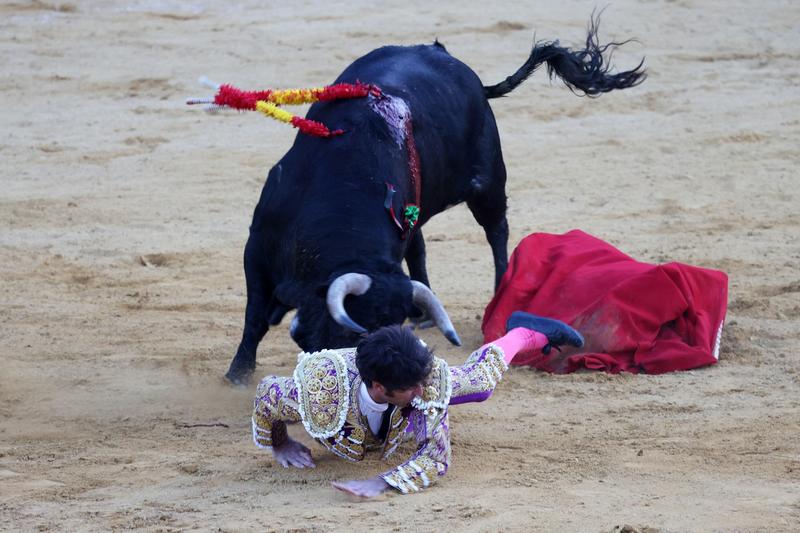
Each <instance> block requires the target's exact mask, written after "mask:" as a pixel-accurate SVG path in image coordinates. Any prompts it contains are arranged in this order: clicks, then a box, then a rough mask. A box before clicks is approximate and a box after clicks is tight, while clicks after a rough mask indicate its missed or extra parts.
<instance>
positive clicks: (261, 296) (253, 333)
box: [225, 236, 276, 385]
mask: <svg viewBox="0 0 800 533" xmlns="http://www.w3.org/2000/svg"><path fill="white" fill-rule="evenodd" d="M256 248H257V246H256V245H255V243H254V239H253V237H252V236H251V237H250V239H248V241H247V245H246V246H245V249H244V275H245V280H246V282H247V307H246V309H245V314H244V330H243V332H242V341H241V342H240V343H239V349H238V350H236V356H235V357H234V358H233V360H232V361H231V365H230V368H229V369H228V373H227V374H225V377H226V378H227V379H228V380H229V381H230V382H231V383H233V384H235V385H245V384H247V383H248V382H249V381H250V378H251V377H252V375H253V371H255V369H256V351H257V349H258V344H259V343H260V342H261V339H263V338H264V335H266V333H267V330H269V324H270V318H271V315H273V314H274V313H275V311H276V309H275V304H276V301H275V299H274V298H273V291H274V288H273V286H272V284H271V283H270V282H269V280H268V278H267V274H266V266H265V264H264V262H263V259H261V258H260V257H258V256H257V254H256V252H255V250H256Z"/></svg>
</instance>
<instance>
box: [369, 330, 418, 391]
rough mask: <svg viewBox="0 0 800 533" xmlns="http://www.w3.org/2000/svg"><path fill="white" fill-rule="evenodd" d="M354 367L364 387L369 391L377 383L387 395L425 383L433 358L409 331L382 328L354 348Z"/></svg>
mask: <svg viewBox="0 0 800 533" xmlns="http://www.w3.org/2000/svg"><path fill="white" fill-rule="evenodd" d="M356 366H357V367H358V372H359V374H361V379H362V380H364V384H365V385H367V386H368V387H371V386H372V382H373V381H377V382H379V383H380V384H381V385H383V386H384V387H385V388H386V390H387V392H391V391H394V390H398V389H408V388H410V387H413V386H415V385H417V384H418V383H420V382H421V381H422V380H423V379H425V377H426V376H427V375H428V374H430V372H431V368H432V366H433V355H432V354H431V352H430V351H429V350H428V348H426V347H425V346H424V345H423V344H422V343H421V342H420V341H419V339H418V338H417V337H416V335H414V333H413V332H412V331H411V328H408V327H403V326H386V327H383V328H380V329H378V330H376V331H375V332H373V333H371V334H370V335H369V336H367V337H366V338H365V339H364V340H362V341H361V342H360V343H359V344H358V347H357V348H356Z"/></svg>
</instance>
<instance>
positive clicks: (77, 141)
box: [0, 0, 800, 532]
mask: <svg viewBox="0 0 800 533" xmlns="http://www.w3.org/2000/svg"><path fill="white" fill-rule="evenodd" d="M219 6H221V4H219ZM219 6H218V3H217V2H211V1H208V0H198V1H196V2H192V3H185V2H178V1H176V0H163V1H160V0H132V1H130V2H99V1H73V2H70V3H66V2H58V1H55V0H54V1H48V2H42V1H34V2H31V1H23V0H20V1H19V2H16V3H9V2H3V3H2V4H0V29H1V31H0V64H2V67H1V68H2V72H3V76H2V78H0V94H1V95H2V99H3V101H4V105H3V111H2V119H0V120H2V123H1V124H2V129H1V130H0V155H1V156H2V161H3V165H2V187H0V280H1V281H0V357H1V358H2V360H1V361H0V529H5V530H13V531H17V530H19V531H48V530H62V531H77V530H96V531H106V530H118V529H146V530H152V531H174V530H195V529H199V530H219V531H269V530H278V531H284V530H291V531H343V530H348V529H355V530H365V529H367V528H369V529H372V530H378V531H383V530H387V531H407V530H414V531H441V530H444V529H445V528H447V529H449V530H451V531H589V532H591V531H596V532H611V531H619V530H622V529H624V526H625V525H628V526H629V529H628V530H629V531H633V530H634V529H637V530H640V531H648V532H654V531H661V532H667V531H674V532H683V531H703V532H706V531H797V530H798V529H800V438H798V435H800V395H798V392H799V389H800V387H798V381H799V380H800V353H798V349H799V348H800V321H799V319H800V298H798V293H800V270H799V268H800V209H798V205H800V179H798V176H797V166H798V162H800V155H798V154H799V152H798V141H799V140H800V137H799V136H798V133H800V92H798V86H800V39H798V37H800V26H798V24H799V23H800V5H798V3H797V2H795V1H794V0H786V1H777V0H776V1H769V0H767V1H763V2H749V1H744V0H741V1H735V2H734V1H727V0H725V1H723V0H702V1H701V0H667V1H662V0H639V1H631V0H621V1H618V2H615V3H613V4H612V5H611V6H610V7H609V8H608V9H607V10H606V11H605V14H604V17H603V24H602V25H601V38H604V39H607V40H611V39H615V40H621V39H625V38H628V37H636V38H637V39H638V41H637V42H633V43H630V44H628V45H626V46H625V47H623V48H622V49H620V50H619V51H618V52H617V53H616V54H615V55H614V62H615V64H616V65H618V66H620V67H630V66H633V65H634V64H635V63H636V62H638V59H639V58H640V57H642V56H646V64H647V68H648V70H649V79H648V80H647V81H646V82H645V83H644V84H643V85H642V86H641V87H638V88H636V89H633V90H629V91H620V92H616V93H612V94H609V95H605V96H603V97H601V98H599V99H588V98H578V97H576V96H574V95H573V94H571V93H570V92H569V91H568V90H567V89H566V88H564V87H563V86H562V85H561V83H560V82H557V81H556V82H553V83H550V82H549V81H548V79H547V76H546V75H545V73H544V72H539V73H537V74H536V75H534V76H533V77H532V78H531V79H530V80H528V82H526V84H524V85H523V86H521V87H520V88H519V89H518V90H517V91H515V92H514V93H513V94H512V95H511V96H509V97H508V98H504V99H500V100H496V101H493V102H492V107H493V109H494V111H495V114H496V116H497V120H498V124H499V127H500V133H501V137H502V140H503V148H504V154H505V159H506V164H507V166H508V171H509V183H508V194H509V198H510V210H509V220H510V225H511V241H510V245H511V247H512V248H513V245H515V244H516V243H517V242H518V241H519V240H520V239H521V238H522V237H524V236H525V235H527V234H529V233H531V232H534V231H545V232H559V233H560V232H564V231H567V230H570V229H572V228H580V229H583V230H584V231H587V232H589V233H592V234H594V235H596V236H598V237H601V238H603V239H605V240H607V241H610V242H612V243H613V244H615V245H617V246H618V247H620V248H621V249H622V250H623V251H625V252H627V253H629V254H631V255H633V256H634V257H637V258H639V259H641V260H646V261H651V262H663V261H671V260H677V261H683V262H687V263H691V264H695V265H699V266H705V267H710V268H717V269H721V270H724V271H725V272H727V273H728V274H729V276H730V302H729V304H730V307H729V314H728V318H727V321H726V326H725V329H724V334H723V337H722V349H721V357H720V362H719V364H718V365H716V366H714V367H711V368H707V369H702V370H696V371H691V372H684V373H675V374H668V375H662V376H646V375H639V376H632V375H618V376H609V375H605V374H598V373H579V374H574V375H567V376H552V375H547V374H544V373H539V372H535V371H532V370H529V369H512V370H511V371H510V372H509V373H508V374H507V378H506V379H505V380H504V381H503V383H502V384H501V386H500V387H499V389H498V390H497V392H496V394H495V395H494V396H493V397H492V399H491V400H490V401H489V402H486V403H484V404H480V405H465V406H459V407H458V408H455V409H453V410H452V414H451V420H452V435H453V463H452V467H451V470H450V472H449V473H448V475H447V476H446V477H445V478H444V479H442V480H441V482H440V483H439V484H438V485H437V486H436V487H434V488H433V489H431V490H429V491H428V492H426V493H424V494H420V495H413V496H399V495H394V494H391V495H388V496H385V497H382V498H381V499H379V500H376V501H368V502H360V501H355V500H353V499H350V498H348V497H346V496H345V495H343V494H342V493H340V492H338V491H335V490H333V489H332V488H331V486H330V482H331V481H332V480H338V479H350V478H354V477H367V476H370V475H374V474H376V473H378V472H380V471H382V470H384V469H385V468H387V465H386V464H385V463H383V462H381V461H380V460H378V459H377V458H372V459H369V460H367V461H366V462H365V463H364V464H360V465H353V464H350V463H345V462H343V461H340V460H337V459H335V458H334V457H332V456H330V455H328V454H327V453H325V452H324V451H323V450H322V449H321V448H319V447H314V448H313V449H314V453H315V457H316V461H317V465H318V466H317V468H316V469H315V470H313V471H288V470H284V469H283V468H280V467H276V465H275V464H274V463H273V462H272V460H271V457H269V456H268V455H265V454H264V453H262V452H260V451H259V450H257V449H256V448H255V447H254V446H253V444H252V442H251V440H250V435H249V415H250V404H251V397H252V394H253V387H251V388H250V389H249V390H240V389H234V388H231V387H229V386H227V385H226V384H225V383H224V382H223V381H222V379H221V376H222V374H223V373H224V371H225V370H226V369H227V365H228V362H229V361H230V358H231V357H232V355H233V353H234V351H235V349H236V346H237V343H238V340H239V336H240V334H241V324H242V319H243V310H244V305H245V296H244V277H243V272H242V268H241V255H242V249H243V246H244V242H245V239H246V236H247V227H248V224H249V222H250V217H251V215H252V210H253V207H254V206H255V204H256V201H257V199H258V195H259V192H260V188H261V186H262V184H263V180H264V178H265V176H266V172H267V170H268V168H269V167H270V166H271V165H272V164H274V163H275V162H276V161H277V160H278V158H279V157H280V156H281V155H282V154H283V153H284V152H285V151H286V150H287V148H288V147H289V146H290V144H291V142H292V140H293V137H294V132H292V131H291V130H290V128H289V127H288V126H285V125H282V124H279V123H277V122H274V121H270V120H267V119H265V118H263V117H260V116H257V115H255V114H236V113H221V114H217V115H209V114H206V113H204V112H202V111H201V110H199V109H196V108H187V107H186V106H185V105H184V104H183V102H184V100H185V99H186V98H187V97H191V96H202V95H205V94H208V90H206V89H203V88H202V87H200V86H199V85H198V84H197V78H198V77H199V76H200V75H204V74H205V75H208V76H209V77H211V78H213V79H216V80H218V81H220V82H230V83H233V84H235V85H238V86H241V87H248V88H259V87H301V86H317V85H323V84H325V83H329V82H331V81H332V80H333V79H334V78H335V77H336V76H337V74H338V73H339V72H340V71H341V70H342V69H344V67H346V66H347V65H348V64H349V63H350V62H351V61H353V60H354V59H355V58H357V57H359V56H361V55H363V54H364V53H366V52H368V51H370V50H372V49H373V48H376V47H378V46H380V45H383V44H390V43H391V44H414V43H420V42H431V41H433V39H434V38H437V37H438V38H439V39H440V40H441V41H442V42H443V43H444V44H445V45H446V46H447V47H448V50H449V51H450V53H452V54H453V55H454V56H456V57H458V58H459V59H461V60H463V61H464V62H465V63H467V64H468V65H470V66H471V67H472V68H473V69H474V70H475V71H476V72H477V73H478V75H479V76H480V77H481V79H482V80H483V81H484V82H485V83H486V84H492V83H497V82H498V81H500V80H502V79H503V78H505V76H507V75H509V74H510V73H511V72H513V71H514V70H515V69H516V68H517V67H518V66H519V65H520V64H521V63H522V61H524V59H525V58H526V57H527V53H528V51H529V48H530V45H531V42H532V39H533V36H534V33H535V34H536V37H537V38H539V39H552V38H558V39H560V40H561V42H562V44H566V45H570V46H577V45H579V44H580V43H581V42H582V40H583V38H584V36H585V26H586V23H587V21H588V18H589V15H590V13H591V11H592V9H593V8H594V6H595V4H594V3H593V2H588V1H575V0H567V1H552V0H547V1H541V2H524V1H518V2H507V3H502V4H501V5H491V3H488V2H460V3H452V4H449V5H448V4H447V3H443V4H436V3H433V2H417V1H412V2H401V3H396V2H386V1H379V0H376V1H373V2H366V1H362V0H356V1H352V2H349V3H347V4H343V5H338V6H337V5H333V4H330V3H327V2H305V1H303V2H270V3H266V2H265V3H262V2H255V1H249V2H236V3H234V4H233V5H231V6H226V7H219ZM300 112H304V111H303V110H302V109H301V110H300ZM426 236H427V240H428V259H429V263H428V264H429V273H430V276H431V283H432V285H433V287H434V289H435V290H436V291H437V293H438V295H439V296H440V298H441V299H442V301H443V302H444V303H445V305H446V307H447V309H448V311H449V312H450V315H451V317H452V318H453V322H454V323H455V326H456V328H457V329H458V331H459V333H460V334H461V337H462V340H463V341H464V347H463V348H460V349H458V348H453V347H451V346H449V345H448V344H447V342H446V341H445V340H444V339H443V338H441V337H440V336H439V335H438V334H437V333H436V332H435V331H430V330H428V331H426V332H424V334H423V337H424V338H425V340H426V341H427V342H428V343H429V344H431V345H433V346H434V347H436V348H438V352H439V353H440V354H444V356H445V357H446V358H447V359H448V360H450V361H451V362H453V363H455V362H459V361H461V360H463V358H465V357H466V356H467V355H468V354H469V352H470V350H471V349H472V348H475V347H477V346H478V345H479V344H480V342H481V335H480V331H479V324H480V318H481V316H482V314H483V309H484V306H485V305H486V304H487V303H488V301H489V298H490V297H491V290H492V288H491V287H492V279H493V267H492V264H491V254H490V251H489V247H488V245H487V244H486V242H485V240H484V237H483V232H482V231H481V229H480V228H479V226H478V225H477V224H476V223H475V222H474V220H472V218H471V215H470V214H469V212H468V211H467V210H466V208H464V207H463V206H460V207H457V208H454V209H451V210H450V211H448V212H446V213H444V214H443V215H440V216H439V217H437V218H436V219H434V220H433V221H432V222H431V223H430V224H429V225H428V226H426ZM287 324H288V319H287V320H285V322H284V324H282V325H280V326H279V327H276V328H274V329H273V330H271V331H270V333H269V334H268V336H267V337H266V339H265V341H264V343H262V346H261V350H260V354H259V361H260V364H259V367H258V373H259V374H268V373H289V372H290V371H291V370H292V363H293V361H294V359H295V354H296V352H297V348H296V346H295V345H294V344H293V343H292V342H291V340H290V339H289V336H288V331H287ZM294 429H295V431H294V435H296V436H298V437H300V438H301V439H303V440H304V442H306V443H307V444H309V445H311V446H312V447H313V446H314V445H313V443H311V442H309V439H308V438H307V437H305V436H303V434H302V431H297V430H298V429H300V428H294ZM406 451H408V450H406ZM398 460H399V459H398Z"/></svg>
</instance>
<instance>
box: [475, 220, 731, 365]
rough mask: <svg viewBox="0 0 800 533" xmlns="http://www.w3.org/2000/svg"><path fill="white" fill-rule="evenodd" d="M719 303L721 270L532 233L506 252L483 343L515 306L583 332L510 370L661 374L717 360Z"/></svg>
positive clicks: (579, 235)
mask: <svg viewBox="0 0 800 533" xmlns="http://www.w3.org/2000/svg"><path fill="white" fill-rule="evenodd" d="M727 302H728V276H727V275H726V274H725V273H724V272H720V271H718V270H710V269H707V268H699V267H695V266H690V265H685V264H681V263H666V264H663V265H651V264H648V263H642V262H640V261H636V260H635V259H633V258H631V257H629V256H627V255H625V254H624V253H622V252H620V251H619V250H617V249H616V248H614V247H613V246H611V245H610V244H608V243H606V242H603V241H602V240H600V239H598V238H596V237H593V236H591V235H589V234H587V233H584V232H582V231H580V230H573V231H570V232H568V233H565V234H564V235H553V234H548V233H534V234H532V235H529V236H528V237H526V238H525V239H523V240H522V242H520V244H519V246H517V248H516V249H515V250H514V253H513V254H512V255H511V260H510V262H509V267H508V270H507V271H506V273H505V275H504V276H503V279H502V280H501V282H500V286H499V287H498V289H497V292H496V293H495V295H494V298H492V301H491V302H489V305H488V306H487V307H486V311H485V313H484V316H483V326H482V329H483V335H484V340H485V342H491V341H493V340H494V339H497V338H498V337H500V336H502V335H503V334H504V333H505V323H506V320H507V319H508V316H509V315H510V314H511V313H512V312H513V311H515V310H518V309H519V310H523V311H528V312H530V313H534V314H536V315H540V316H546V317H552V318H557V319H559V320H562V321H564V322H566V323H568V324H570V325H571V326H573V327H574V328H575V329H577V330H578V331H580V332H581V333H582V334H583V336H584V338H585V340H586V344H585V345H584V346H583V348H580V349H577V348H572V347H563V348H562V350H563V351H562V352H558V351H556V350H552V351H551V352H550V354H549V355H544V354H542V353H541V352H537V353H521V354H518V355H517V356H516V357H515V358H514V360H513V361H512V364H514V365H529V366H532V367H535V368H538V369H540V370H545V371H547V372H554V373H558V374H563V373H568V372H574V371H575V370H578V369H580V368H588V369H593V370H604V371H606V372H610V373H618V372H633V373H638V372H646V373H648V374H661V373H663V372H671V371H674V370H688V369H690V368H697V367H701V366H706V365H711V364H714V363H716V362H717V360H718V357H719V340H720V337H721V335H722V323H723V321H724V319H725V311H726V308H727Z"/></svg>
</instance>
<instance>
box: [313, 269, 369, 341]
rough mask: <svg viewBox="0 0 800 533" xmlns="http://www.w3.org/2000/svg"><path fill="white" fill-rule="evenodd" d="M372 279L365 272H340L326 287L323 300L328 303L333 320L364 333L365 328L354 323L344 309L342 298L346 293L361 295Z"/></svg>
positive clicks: (367, 288)
mask: <svg viewBox="0 0 800 533" xmlns="http://www.w3.org/2000/svg"><path fill="white" fill-rule="evenodd" d="M370 285H372V279H371V278H370V277H369V276H367V275H366V274H356V273H355V272H348V273H347V274H342V275H341V276H339V277H338V278H336V279H335V280H333V283H331V286H330V287H328V296H327V298H326V299H325V301H326V302H327V303H328V312H329V313H330V314H331V316H332V317H333V320H334V321H335V322H336V323H337V324H339V325H340V326H342V327H343V328H347V329H349V330H351V331H355V332H356V333H366V332H367V330H366V328H364V327H362V326H360V325H358V324H356V323H355V322H354V321H353V319H352V318H350V317H349V316H348V314H347V311H345V310H344V299H345V297H346V296H347V295H348V294H355V295H356V296H361V295H362V294H364V293H365V292H367V291H368V290H369V287H370Z"/></svg>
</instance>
